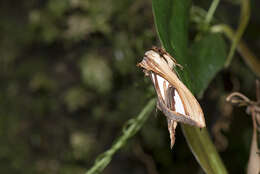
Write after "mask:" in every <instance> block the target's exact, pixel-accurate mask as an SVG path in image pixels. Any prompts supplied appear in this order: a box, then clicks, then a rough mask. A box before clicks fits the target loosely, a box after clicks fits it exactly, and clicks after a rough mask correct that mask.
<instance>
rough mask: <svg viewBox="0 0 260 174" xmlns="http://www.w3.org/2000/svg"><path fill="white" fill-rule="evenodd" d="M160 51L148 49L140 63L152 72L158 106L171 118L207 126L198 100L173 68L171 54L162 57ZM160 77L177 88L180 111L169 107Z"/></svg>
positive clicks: (176, 98)
mask: <svg viewBox="0 0 260 174" xmlns="http://www.w3.org/2000/svg"><path fill="white" fill-rule="evenodd" d="M159 53H162V52H159ZM159 53H158V52H156V51H154V50H149V51H147V52H146V53H145V57H144V59H143V61H142V62H141V63H139V64H138V65H139V66H141V67H142V68H144V69H145V70H146V71H148V72H150V73H151V75H150V77H151V79H152V81H153V83H154V86H155V90H156V92H157V95H158V106H159V108H160V110H162V112H163V113H164V115H165V116H167V118H169V119H171V120H175V121H178V122H182V123H186V124H190V125H195V126H198V127H205V120H204V115H203V112H202V109H201V107H200V105H199V103H198V101H197V100H196V98H195V97H194V96H193V95H192V93H191V92H190V91H189V90H188V88H187V87H186V86H185V85H184V84H183V83H182V82H181V81H180V80H179V78H178V77H177V75H176V73H175V72H174V71H172V70H171V67H170V66H169V62H170V61H172V60H171V59H170V58H169V56H168V57H167V56H164V57H162V56H161V55H160V54H159ZM170 64H172V65H176V61H172V62H170ZM157 77H158V78H157ZM160 78H162V79H163V80H165V81H167V83H169V84H170V85H171V86H172V87H174V88H175V91H176V95H175V96H176V97H175V98H174V100H176V101H175V103H177V105H176V107H177V108H178V111H176V109H175V110H172V109H171V108H169V107H167V105H166V103H165V96H164V93H163V92H161V91H163V87H162V82H161V81H163V80H159V81H158V79H160ZM156 79H157V80H156ZM182 109H183V110H182Z"/></svg>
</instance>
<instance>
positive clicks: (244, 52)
mask: <svg viewBox="0 0 260 174" xmlns="http://www.w3.org/2000/svg"><path fill="white" fill-rule="evenodd" d="M210 31H211V32H213V33H224V35H225V36H226V37H227V38H228V39H229V40H230V41H231V42H233V40H234V39H235V32H234V30H233V29H232V28H231V27H229V26H228V25H225V24H220V25H214V26H212V27H211V28H210ZM237 51H238V52H239V53H240V55H241V57H242V58H243V60H244V61H245V62H246V64H247V65H248V66H249V68H250V69H251V70H252V71H253V72H254V73H255V74H256V75H257V76H258V77H260V68H259V67H260V61H259V59H258V57H256V55H255V54H254V53H253V52H252V51H251V50H250V49H249V48H248V46H247V45H246V43H245V42H244V41H243V40H242V39H241V40H240V41H239V42H238V44H237Z"/></svg>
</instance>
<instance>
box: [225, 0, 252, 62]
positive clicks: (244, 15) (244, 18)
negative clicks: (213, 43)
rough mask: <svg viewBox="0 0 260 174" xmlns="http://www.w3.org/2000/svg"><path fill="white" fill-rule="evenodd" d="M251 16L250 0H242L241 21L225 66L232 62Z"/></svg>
mask: <svg viewBox="0 0 260 174" xmlns="http://www.w3.org/2000/svg"><path fill="white" fill-rule="evenodd" d="M249 18H250V0H242V1H241V13H240V23H239V26H238V29H237V31H236V34H235V37H234V39H233V42H232V45H231V48H230V51H229V54H228V57H227V61H226V63H225V65H224V66H225V67H228V66H229V64H230V63H231V60H232V58H233V55H234V53H235V49H236V47H237V44H238V43H239V40H240V38H241V37H242V35H243V33H244V31H245V29H246V27H247V24H248V21H249Z"/></svg>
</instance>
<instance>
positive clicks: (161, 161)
mask: <svg viewBox="0 0 260 174" xmlns="http://www.w3.org/2000/svg"><path fill="white" fill-rule="evenodd" d="M196 3H199V5H200V6H201V7H203V8H205V9H207V7H208V3H206V2H205V1H198V2H196ZM254 3H255V5H253V6H252V7H253V9H252V10H253V14H252V16H253V18H252V22H251V25H250V26H249V28H248V32H247V33H246V35H245V38H246V41H248V43H250V46H251V47H252V48H253V50H255V51H257V43H258V42H259V35H258V30H257V29H256V28H257V26H258V25H259V17H258V16H259V15H257V13H256V12H257V8H256V7H257V5H258V6H259V3H258V2H254ZM228 8H230V7H229V5H225V4H224V5H223V7H222V8H220V9H221V10H220V12H221V13H219V14H217V17H218V18H219V19H220V20H225V22H226V23H231V24H233V23H234V21H236V20H237V18H235V17H237V16H235V15H233V13H231V11H230V10H229V9H228ZM234 11H235V12H234V14H236V9H234ZM222 12H223V13H222ZM230 13H231V14H230ZM254 13H255V14H254ZM0 21H1V23H0V36H1V39H0V161H1V163H0V173H11V174H12V173H84V172H85V171H86V169H87V168H89V167H90V166H91V165H92V164H93V160H94V159H95V157H96V155H97V154H99V153H100V152H103V151H104V150H105V149H107V148H108V147H109V146H110V145H111V143H112V141H113V140H114V139H115V137H116V136H117V135H118V134H119V133H120V130H121V127H122V125H123V123H125V121H126V120H128V119H130V118H132V117H133V116H135V115H136V114H137V113H139V112H140V110H141V109H142V107H143V106H144V104H145V103H146V102H147V101H148V98H150V97H151V96H153V95H154V93H153V89H152V87H151V86H150V83H149V81H148V79H145V80H144V76H143V73H142V72H141V71H140V70H139V69H137V68H136V66H135V65H136V63H137V62H138V61H140V60H141V56H142V55H143V53H144V51H145V50H147V49H148V48H150V47H151V46H152V45H158V44H159V42H158V40H157V39H158V38H157V36H156V32H155V29H154V21H153V16H152V9H151V2H150V1H131V0H124V1H121V0H106V1H94V0H63V1H61V0H46V1H42V0H40V1H32V0H27V1H18V0H10V1H1V2H0ZM194 28H195V27H193V26H192V25H191V26H190V29H191V30H195V29H194ZM192 34H193V33H191V38H189V39H193V38H192ZM256 53H257V52H256ZM237 57H238V56H236V58H235V60H234V61H233V63H232V66H231V68H230V70H226V71H223V72H221V73H220V74H219V75H218V76H217V77H216V78H215V80H214V81H213V82H212V83H211V84H210V87H209V89H208V90H207V91H206V94H205V97H204V99H203V101H202V107H203V109H204V111H205V112H206V113H211V114H210V116H211V117H210V118H206V120H207V123H208V125H209V126H208V128H209V130H211V128H212V126H211V125H214V124H216V123H217V122H216V120H220V119H221V118H222V117H221V116H222V110H223V107H221V106H225V105H223V104H222V103H223V102H222V103H221V101H222V100H220V98H221V96H223V95H225V94H226V93H229V92H230V91H231V89H233V87H236V89H239V90H241V91H243V93H249V94H251V93H250V92H252V94H251V95H254V90H252V89H254V78H255V77H254V76H253V75H252V73H251V72H250V70H248V68H247V67H246V66H245V65H244V63H243V62H242V61H240V60H239V59H237ZM251 98H253V97H251ZM216 103H221V104H216ZM236 112H238V111H236ZM212 113H213V114H212ZM154 115H158V116H157V117H155V116H153V115H152V116H151V118H150V119H149V121H148V122H147V123H146V125H145V126H144V127H143V129H142V131H141V133H140V134H139V135H138V136H137V137H136V138H135V140H134V141H130V142H129V144H128V145H127V146H126V148H125V149H126V150H124V151H122V152H121V153H120V154H119V155H118V156H116V157H115V159H113V161H112V163H111V164H110V165H109V167H108V168H107V169H106V170H105V173H121V172H122V171H124V173H146V171H149V169H150V168H155V169H156V170H157V171H158V173H165V174H167V173H172V171H174V172H175V173H188V172H191V171H192V172H194V171H196V170H197V169H199V166H198V164H197V163H196V161H195V159H194V158H191V156H192V154H191V153H190V151H189V149H188V147H187V146H186V143H185V141H184V138H183V137H182V135H181V133H180V132H181V131H180V130H177V132H178V133H177V140H178V142H177V143H176V144H175V147H174V150H173V151H171V150H170V148H169V140H168V133H167V128H166V122H165V118H164V117H163V116H162V115H160V114H159V113H157V114H156V113H155V114H154ZM205 115H207V114H205ZM235 116H236V117H233V119H231V120H232V123H230V124H229V125H230V131H229V132H225V135H226V136H227V137H228V141H229V144H228V146H227V148H226V149H225V151H223V153H222V158H223V159H224V162H225V163H226V164H227V168H228V169H229V171H230V173H239V172H241V170H240V169H238V168H237V167H236V166H244V169H245V168H246V163H247V159H248V152H249V148H250V135H251V132H250V130H251V127H250V126H251V125H250V119H247V118H246V117H243V116H241V113H240V115H239V113H238V114H236V115H235ZM237 130H240V131H237ZM213 136H214V135H213ZM140 145H141V152H143V153H141V152H140V149H139V151H138V150H136V149H137V148H136V147H140ZM238 152H239V153H238ZM146 159H149V160H148V163H147V160H146ZM231 159H232V160H231ZM151 166H153V167H151ZM242 168H243V167H242ZM241 173H243V172H241Z"/></svg>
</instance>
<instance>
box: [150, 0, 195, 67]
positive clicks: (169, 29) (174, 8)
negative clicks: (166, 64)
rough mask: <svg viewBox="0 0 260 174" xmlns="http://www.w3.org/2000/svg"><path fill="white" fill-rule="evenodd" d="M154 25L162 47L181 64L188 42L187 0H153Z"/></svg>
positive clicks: (188, 4) (188, 2)
mask: <svg viewBox="0 0 260 174" xmlns="http://www.w3.org/2000/svg"><path fill="white" fill-rule="evenodd" d="M152 3H153V14H154V20H155V25H156V28H157V32H158V35H159V38H160V40H161V43H162V44H163V46H164V48H165V49H166V50H167V51H168V52H169V53H170V54H171V55H172V56H174V57H175V58H176V60H178V62H179V63H181V64H183V63H184V62H185V61H184V59H185V58H186V52H187V43H188V16H189V7H190V1H189V0H181V1H178V0H153V1H152Z"/></svg>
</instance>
